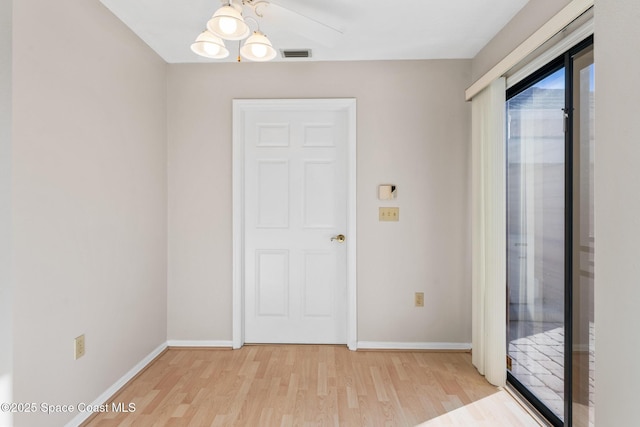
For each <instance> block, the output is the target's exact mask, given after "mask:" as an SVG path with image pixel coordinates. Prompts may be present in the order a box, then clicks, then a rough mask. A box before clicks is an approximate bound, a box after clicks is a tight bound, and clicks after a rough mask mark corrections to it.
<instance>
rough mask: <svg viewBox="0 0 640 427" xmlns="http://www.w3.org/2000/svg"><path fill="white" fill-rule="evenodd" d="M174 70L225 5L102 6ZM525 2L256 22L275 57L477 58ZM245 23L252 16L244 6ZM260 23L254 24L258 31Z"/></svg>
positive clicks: (316, 10) (283, 8) (362, 3)
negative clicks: (300, 53)
mask: <svg viewBox="0 0 640 427" xmlns="http://www.w3.org/2000/svg"><path fill="white" fill-rule="evenodd" d="M100 1H101V2H102V3H103V4H104V5H105V6H106V7H108V8H109V9H110V10H111V11H112V12H113V13H114V14H115V15H116V16H117V17H118V18H120V19H121V20H122V21H123V22H124V23H125V24H126V25H127V26H129V27H130V28H131V29H132V30H133V31H134V32H135V33H136V34H137V35H138V36H139V37H140V38H141V39H142V40H144V41H145V42H146V43H147V44H148V45H149V46H151V48H152V49H153V50H155V51H156V52H157V53H158V54H159V55H160V56H161V57H162V58H164V60H165V61H167V62H169V63H185V62H220V61H227V62H232V61H235V60H236V59H235V58H236V56H237V52H238V42H237V41H236V42H228V41H227V42H225V43H226V44H227V48H228V49H229V51H230V52H231V54H230V55H229V57H228V58H226V59H224V60H211V59H209V60H208V59H205V58H200V57H199V56H197V55H196V54H194V53H193V52H192V51H191V49H190V45H191V43H192V42H193V41H194V40H195V38H196V37H197V36H198V34H200V32H201V31H202V30H204V29H205V26H206V23H207V21H208V20H209V18H210V17H211V15H212V14H213V12H215V11H216V10H217V9H218V8H219V7H220V5H221V4H222V3H221V1H220V0H100ZM526 3H527V0H404V1H402V0H401V1H396V2H393V1H388V0H385V1H383V0H349V1H347V0H271V4H270V5H269V6H267V7H265V8H264V9H263V11H262V15H263V17H262V18H257V20H258V22H259V25H260V30H261V31H262V32H263V33H265V34H266V35H267V36H268V37H269V39H270V40H271V42H272V43H273V46H274V47H275V48H276V50H280V49H312V58H311V59H283V58H281V56H280V55H278V56H277V57H276V59H275V60H276V61H301V60H302V61H309V60H313V61H340V60H398V59H438V58H473V57H474V56H475V55H476V54H477V53H478V51H480V49H481V48H482V47H483V46H484V45H486V44H487V42H489V40H491V38H492V37H493V36H494V35H495V34H496V33H497V32H498V31H499V30H500V29H501V28H502V27H503V26H504V25H505V24H506V23H507V22H509V20H510V19H511V18H512V17H513V16H514V15H515V14H516V13H517V12H518V11H519V10H520V9H521V8H522V7H523V6H524V5H525V4H526ZM244 14H245V16H254V15H253V9H252V8H251V7H248V6H245V8H244ZM254 24H255V23H254V22H253V21H251V20H249V25H250V27H251V28H252V29H253V30H255V29H256V28H255V25H254Z"/></svg>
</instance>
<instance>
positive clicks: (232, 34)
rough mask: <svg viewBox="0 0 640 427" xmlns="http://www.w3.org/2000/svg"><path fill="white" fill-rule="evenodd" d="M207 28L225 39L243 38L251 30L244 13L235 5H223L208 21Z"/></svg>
mask: <svg viewBox="0 0 640 427" xmlns="http://www.w3.org/2000/svg"><path fill="white" fill-rule="evenodd" d="M207 30H209V31H211V32H212V33H213V34H215V35H216V36H218V37H222V38H223V39H225V40H242V39H244V38H246V37H247V36H248V35H249V33H250V32H251V30H250V29H249V26H248V25H247V24H246V23H245V22H244V19H242V14H241V13H240V12H239V11H238V10H237V9H235V8H234V7H233V6H222V7H221V8H220V9H218V10H216V13H214V14H213V16H212V17H211V19H210V20H209V22H207Z"/></svg>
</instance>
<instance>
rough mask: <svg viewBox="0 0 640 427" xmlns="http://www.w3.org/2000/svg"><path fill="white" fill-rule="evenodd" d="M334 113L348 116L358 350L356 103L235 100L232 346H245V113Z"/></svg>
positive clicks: (350, 327) (352, 342)
mask: <svg viewBox="0 0 640 427" xmlns="http://www.w3.org/2000/svg"><path fill="white" fill-rule="evenodd" d="M291 108H294V109H296V110H314V109H322V110H327V109H329V110H334V111H341V110H344V111H346V112H347V116H348V119H347V126H348V129H347V132H348V136H347V229H346V230H345V234H346V235H347V237H348V239H347V241H346V245H347V304H346V306H347V308H346V309H347V313H346V323H347V324H346V325H345V326H346V328H347V346H348V347H349V349H350V350H356V349H357V280H356V279H357V276H356V244H357V236H356V194H357V193H356V99H355V98H332V99H324V98H323V99H234V100H233V134H232V144H233V153H232V159H233V160H232V169H233V170H232V181H233V193H232V194H233V195H232V198H233V202H232V204H233V217H232V222H233V226H232V233H233V238H232V241H233V261H232V264H233V273H232V282H233V293H232V313H233V314H232V345H233V348H234V349H238V348H241V347H242V346H243V345H244V287H245V280H244V246H245V245H244V243H245V236H244V230H245V224H244V192H245V186H244V172H245V171H244V160H245V159H244V148H245V146H244V142H245V141H244V131H243V127H242V124H243V122H244V113H245V112H246V111H278V110H282V109H291Z"/></svg>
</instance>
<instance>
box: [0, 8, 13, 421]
mask: <svg viewBox="0 0 640 427" xmlns="http://www.w3.org/2000/svg"><path fill="white" fill-rule="evenodd" d="M12 3H13V1H12V0H0V402H11V401H12V400H13V398H12V389H13V385H12V382H13V379H12V373H13V316H12V314H13V307H12V305H13V281H12V278H11V64H12V61H11V31H12V21H13V16H12ZM12 419H13V417H12V415H11V413H8V412H2V411H0V425H3V426H4V425H6V426H10V425H12V424H13V421H12Z"/></svg>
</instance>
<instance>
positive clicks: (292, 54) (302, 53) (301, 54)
mask: <svg viewBox="0 0 640 427" xmlns="http://www.w3.org/2000/svg"><path fill="white" fill-rule="evenodd" d="M280 53H281V54H282V57H283V58H311V49H291V50H284V49H283V50H281V51H280Z"/></svg>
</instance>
